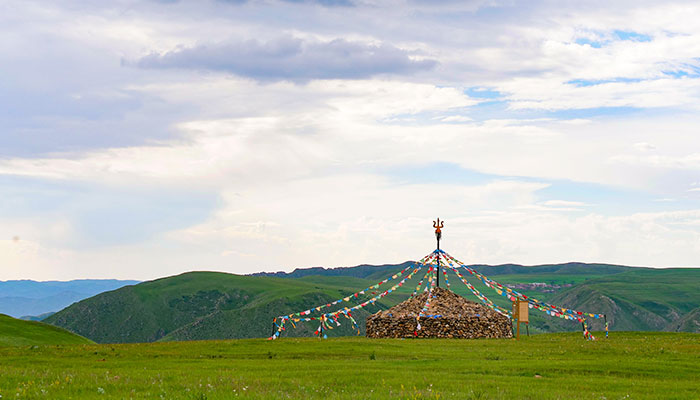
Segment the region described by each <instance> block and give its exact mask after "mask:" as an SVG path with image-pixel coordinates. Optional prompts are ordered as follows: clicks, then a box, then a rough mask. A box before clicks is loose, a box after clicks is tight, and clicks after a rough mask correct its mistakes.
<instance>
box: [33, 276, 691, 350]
mask: <svg viewBox="0 0 700 400" xmlns="http://www.w3.org/2000/svg"><path fill="white" fill-rule="evenodd" d="M402 267H404V265H403V264H400V265H384V266H379V267H375V268H376V270H374V271H373V270H371V268H370V267H368V266H360V267H357V268H358V270H357V271H355V270H353V268H344V269H342V271H341V272H343V273H346V274H347V275H338V271H334V270H325V269H314V270H315V271H316V272H319V273H320V274H321V275H309V274H306V273H304V272H299V273H297V274H290V275H287V277H280V276H285V275H282V274H275V276H269V275H268V276H260V275H258V276H240V275H233V274H226V273H217V272H190V273H186V274H182V275H178V276H173V277H168V278H162V279H158V280H155V281H150V282H144V283H141V284H138V285H134V286H127V287H123V288H120V289H117V290H114V291H111V292H106V293H102V294H100V295H97V296H94V297H92V298H89V299H86V300H83V301H81V302H79V303H76V304H73V305H71V306H70V307H68V308H66V309H64V310H62V311H60V312H58V313H56V314H54V315H52V316H50V317H49V318H47V319H46V320H45V322H47V323H51V324H54V325H57V326H61V327H64V328H66V329H69V330H71V331H73V332H76V333H78V334H80V335H83V336H85V337H88V338H90V339H92V340H94V341H96V342H98V343H116V342H125V343H128V342H153V341H171V340H198V339H227V338H254V337H265V336H268V335H269V334H270V333H271V331H272V320H273V318H274V317H276V316H279V315H284V314H289V313H292V312H297V311H301V310H305V309H308V308H310V307H314V306H317V305H319V304H325V303H328V302H331V301H333V300H336V299H338V298H341V297H344V296H347V295H349V294H352V293H354V292H356V291H358V290H361V289H364V288H366V287H368V286H370V285H373V284H374V283H376V282H377V281H379V280H381V279H383V278H384V277H386V276H389V275H391V274H392V273H394V272H397V271H398V270H399V269H401V268H402ZM476 268H477V269H478V270H480V271H481V272H483V273H484V274H486V275H488V276H492V277H494V279H496V280H498V281H500V282H501V283H504V284H511V285H520V286H516V289H517V290H518V291H520V292H522V293H524V294H526V295H528V296H532V297H536V298H538V299H541V300H545V301H549V302H551V303H553V304H559V305H562V306H565V307H571V308H576V309H579V310H583V311H588V312H600V313H605V314H607V315H608V320H609V322H610V327H611V330H669V331H691V332H693V331H697V329H698V328H697V327H698V320H699V319H700V311H698V308H700V291H698V290H697V288H698V287H700V269H666V270H659V269H648V268H631V267H622V266H614V265H606V264H581V263H568V264H560V265H546V266H534V267H524V266H519V265H502V266H478V267H476ZM329 271H330V272H329ZM294 276H296V277H294ZM419 279H420V278H419V277H416V278H414V279H413V280H411V281H407V283H406V284H405V285H404V287H403V288H401V289H399V290H398V291H396V292H395V294H392V296H388V297H386V298H384V299H383V300H382V302H380V303H378V304H377V305H376V306H370V307H367V310H366V311H365V310H361V311H358V312H357V313H356V314H355V315H354V316H355V319H356V320H357V321H358V323H359V325H360V329H361V332H362V333H363V334H364V322H365V318H366V316H367V315H369V313H373V312H376V311H377V310H378V309H379V308H387V307H390V306H392V305H394V304H396V303H398V302H400V301H403V300H404V299H405V298H407V297H408V295H409V294H410V292H411V291H412V290H413V288H415V285H416V283H417V281H418V280H419ZM470 281H471V282H472V283H474V284H475V285H476V286H477V288H478V289H479V290H482V291H483V293H484V294H486V295H487V296H489V297H490V298H492V300H494V302H496V303H497V304H499V305H501V306H504V307H509V306H510V302H509V301H508V300H507V299H505V298H504V297H501V296H497V295H496V294H495V293H494V292H493V291H491V289H488V288H486V287H484V286H483V285H481V284H480V283H479V282H478V281H477V280H476V279H470ZM450 282H451V284H452V285H451V289H452V290H453V291H455V292H456V293H458V294H460V295H462V296H464V297H466V298H467V299H469V300H472V301H477V300H476V298H474V297H473V296H472V294H471V293H470V292H469V291H468V290H467V288H466V287H465V286H464V285H463V284H462V283H461V282H459V280H458V279H456V277H455V276H454V275H451V277H450ZM533 282H537V283H538V285H532V283H533ZM443 285H444V282H443ZM523 285H524V286H523ZM528 285H529V286H528ZM521 286H522V287H521ZM365 298H367V297H365ZM358 300H359V301H362V300H363V299H362V298H360V299H358ZM344 305H345V304H344ZM311 316H314V315H311ZM595 322H597V321H595ZM317 326H318V324H317V323H316V322H315V321H313V322H307V323H302V324H300V325H299V327H297V328H296V329H293V328H291V327H289V326H288V329H287V330H286V331H285V332H284V333H283V335H284V336H310V335H311V334H312V332H313V331H314V330H315V329H316V328H317ZM602 327H603V326H602V323H597V324H593V329H597V330H600V329H602ZM580 329H581V327H580V324H577V323H572V322H570V321H562V320H559V319H557V318H550V317H548V316H546V315H544V314H543V313H541V312H537V311H533V312H532V313H531V324H530V330H531V332H533V333H538V332H552V331H554V332H558V331H576V330H580ZM351 334H354V333H353V331H352V330H351V326H350V323H349V322H348V323H345V324H343V323H342V319H341V326H340V327H338V328H337V329H334V330H333V331H332V332H331V333H329V335H332V336H340V335H351Z"/></svg>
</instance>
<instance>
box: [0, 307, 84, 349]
mask: <svg viewBox="0 0 700 400" xmlns="http://www.w3.org/2000/svg"><path fill="white" fill-rule="evenodd" d="M87 343H92V341H91V340H88V339H85V338H84V337H82V336H78V335H76V334H74V333H71V332H68V331H67V330H65V329H62V328H59V327H56V326H53V325H48V324H44V323H41V322H35V321H24V320H21V319H15V318H12V317H10V316H7V315H5V314H0V346H29V345H43V344H87Z"/></svg>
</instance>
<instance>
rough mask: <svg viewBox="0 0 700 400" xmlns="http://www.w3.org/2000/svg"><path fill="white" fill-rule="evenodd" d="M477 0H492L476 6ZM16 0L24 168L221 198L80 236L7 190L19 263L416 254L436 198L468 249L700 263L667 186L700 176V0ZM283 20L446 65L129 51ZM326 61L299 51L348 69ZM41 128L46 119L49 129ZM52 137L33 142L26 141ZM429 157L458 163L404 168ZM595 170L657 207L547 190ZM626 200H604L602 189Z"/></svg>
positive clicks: (128, 273) (10, 35) (264, 27)
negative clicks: (158, 225) (167, 217)
mask: <svg viewBox="0 0 700 400" xmlns="http://www.w3.org/2000/svg"><path fill="white" fill-rule="evenodd" d="M484 4H487V5H488V7H489V12H488V13H475V10H478V9H479V8H480V7H482V6H484ZM5 7H6V9H5V10H6V11H9V12H5V13H2V14H1V15H0V30H1V31H2V33H3V35H0V50H2V51H0V64H2V65H3V66H4V71H5V75H6V76H7V77H8V82H11V83H12V85H13V86H12V88H13V96H12V100H11V102H4V103H3V102H2V99H0V106H2V108H3V109H5V110H8V112H7V113H6V114H7V115H11V114H12V113H13V112H14V111H16V109H17V107H20V106H23V107H24V108H22V111H23V112H24V113H26V115H24V114H22V117H21V118H16V120H13V123H14V125H12V124H8V123H5V124H4V126H6V129H5V130H4V131H3V137H2V138H1V139H0V141H2V142H1V143H0V146H1V148H0V150H2V151H3V153H2V157H1V158H0V175H2V176H3V178H7V177H8V176H12V178H7V179H8V182H10V183H7V185H16V186H21V185H23V184H24V183H25V182H36V181H42V182H46V181H48V182H51V183H52V184H54V185H59V186H65V187H68V186H69V185H70V184H72V183H74V182H76V181H78V182H80V184H81V185H84V187H95V186H98V185H107V186H116V187H119V188H124V193H129V189H133V188H139V187H148V188H155V189H156V190H157V189H159V188H168V189H171V188H178V189H180V190H183V191H184V190H188V191H193V192H197V191H206V192H208V193H214V194H216V195H219V196H220V197H221V204H219V205H218V206H217V208H216V209H213V210H211V215H210V216H209V217H202V218H201V219H203V220H198V221H195V222H193V223H192V224H191V226H188V227H186V228H178V229H176V230H174V231H160V232H158V233H157V234H154V235H153V236H150V237H149V238H147V239H144V241H143V242H142V243H140V244H133V245H123V244H113V245H111V246H105V247H102V248H89V249H85V248H80V246H75V245H73V246H71V245H67V244H66V243H69V244H70V243H74V242H75V240H74V239H75V238H76V236H78V235H79V233H78V231H79V229H77V228H76V224H77V222H76V221H74V220H71V219H70V217H68V216H66V215H67V213H66V212H65V211H66V208H70V207H71V205H67V206H66V205H61V204H58V205H56V210H55V212H53V213H44V212H42V209H41V208H42V206H41V205H35V206H34V207H36V208H35V209H36V215H41V216H43V217H44V218H43V219H42V218H39V217H36V218H25V219H21V218H18V217H16V216H14V215H13V213H12V210H7V209H0V211H3V212H4V214H0V222H2V223H1V224H0V226H3V227H7V229H5V230H4V231H3V232H4V236H0V237H5V238H7V239H3V240H4V241H3V242H2V243H0V247H1V249H0V263H1V264H2V265H3V266H5V265H7V266H8V267H6V268H5V269H4V270H3V271H2V273H3V274H5V275H4V276H5V277H22V276H27V277H29V276H30V275H31V277H52V278H56V277H80V276H110V274H112V276H114V274H124V275H122V276H120V277H139V278H141V277H156V276H160V275H164V274H168V273H175V272H181V271H185V270H189V269H193V268H200V267H201V268H213V269H227V270H230V271H238V272H243V271H245V272H251V271H254V270H259V269H261V268H272V269H276V268H280V267H293V266H309V265H314V264H318V265H324V266H332V265H351V264H357V263H362V262H399V261H403V260H404V259H406V258H415V257H419V256H421V255H422V254H423V253H425V252H427V251H428V250H430V246H427V245H426V243H432V242H431V240H432V238H431V237H430V236H431V235H430V232H428V233H426V229H427V230H428V231H429V227H426V221H428V222H429V221H431V220H432V219H434V218H435V217H437V216H438V215H434V214H438V213H439V214H440V215H439V216H440V217H443V218H445V219H447V220H448V227H449V229H448V230H447V231H446V236H445V240H446V242H445V243H446V245H447V244H449V246H450V247H451V248H452V249H454V251H453V253H454V254H455V255H457V256H460V255H463V258H465V261H471V260H473V261H475V262H492V263H497V262H519V263H536V262H555V261H571V260H572V259H579V260H584V261H597V262H620V263H626V264H640V265H653V264H658V265H669V264H674V265H684V264H685V265H690V264H692V263H694V262H695V261H694V260H697V257H698V255H699V254H698V247H697V246H698V245H697V243H698V240H697V239H698V237H697V229H696V226H697V223H696V220H697V215H696V213H697V212H696V211H694V210H689V211H672V212H671V211H669V212H662V211H663V210H665V207H669V208H670V207H681V206H682V205H681V203H682V202H681V201H680V200H679V201H677V202H668V201H660V200H665V199H675V198H678V199H682V198H686V199H687V198H689V197H690V195H689V194H688V188H689V187H690V188H691V189H690V192H696V191H697V190H696V189H694V186H693V184H694V183H697V181H698V172H699V171H700V156H699V155H698V153H697V150H696V149H698V148H700V139H699V138H698V135H697V132H698V129H697V128H698V126H699V125H700V120H698V118H697V116H696V114H697V107H698V106H697V104H700V102H699V101H698V100H700V99H698V97H699V95H698V93H700V86H699V85H700V79H698V67H700V63H698V60H697V54H699V52H700V25H698V24H697V22H696V21H697V20H699V19H700V7H698V5H697V4H695V3H692V2H672V3H664V4H660V3H655V2H644V1H641V2H619V3H610V4H606V5H605V7H600V5H597V4H584V3H580V4H579V3H577V4H574V5H567V4H556V5H553V4H546V3H539V4H533V5H531V6H529V7H523V6H522V5H519V4H516V3H508V2H505V3H503V2H495V3H494V2H470V3H469V4H464V3H463V2H447V3H441V4H427V3H426V4H422V3H419V2H418V3H417V2H409V1H391V2H361V3H359V4H358V6H357V7H348V8H343V9H342V10H339V9H336V8H324V7H319V6H318V5H312V4H291V3H285V2H282V3H280V2H249V3H247V4H245V5H243V6H239V5H235V4H225V3H224V2H204V3H202V2H199V3H197V2H176V3H169V4H165V3H159V2H142V3H133V4H132V3H130V2H129V3H126V2H125V3H122V2H116V3H110V5H109V6H105V5H104V4H88V3H83V2H80V1H71V2H68V3H43V4H42V3H31V2H10V3H8V5H6V6H5ZM454 15H460V18H459V19H455V18H454ZM358 27H361V29H359V28H358ZM619 32H628V33H629V34H632V33H635V34H638V35H637V36H636V37H637V38H638V39H634V40H622V39H621V38H620V37H619V36H620V33H619ZM639 35H641V36H639ZM280 37H290V38H292V37H293V38H298V39H299V40H302V41H303V42H304V43H326V44H327V43H328V42H330V41H331V40H333V39H339V40H341V41H342V42H341V43H345V44H347V43H362V46H360V47H361V48H360V50H361V51H360V53H362V54H365V53H366V54H369V56H368V57H369V58H370V59H372V60H375V59H381V58H382V54H374V53H372V52H373V51H377V52H381V50H382V46H381V45H380V44H385V46H386V47H385V48H384V49H385V50H386V49H389V50H391V51H395V52H398V53H396V54H399V55H400V56H401V57H405V59H404V58H401V57H400V58H401V59H402V60H404V61H406V60H409V61H408V64H410V60H417V59H430V60H433V59H434V60H437V61H438V62H439V64H437V65H436V66H435V68H434V69H419V70H415V71H412V72H415V73H414V74H410V76H409V75H406V76H400V77H399V76H398V75H394V76H393V77H392V78H391V79H376V78H374V79H364V80H362V79H358V80H337V79H326V78H329V77H334V76H344V75H337V74H336V75H333V74H330V75H329V74H325V75H324V74H323V73H320V74H316V75H305V76H306V78H308V79H310V81H308V82H305V83H304V84H301V83H297V84H293V83H289V82H275V83H267V84H258V83H256V82H253V81H251V80H246V79H241V78H232V77H230V76H228V75H227V74H226V73H217V72H211V71H209V72H206V73H204V72H193V71H174V70H167V71H160V70H159V71H152V70H151V71H145V70H141V69H138V68H134V67H131V66H129V65H128V63H125V64H123V65H122V63H121V61H122V60H135V59H138V58H140V57H143V56H144V55H145V54H150V53H159V54H161V53H164V52H168V51H175V53H178V52H182V50H177V49H178V48H179V49H188V48H189V49H202V48H203V46H207V45H210V46H211V45H216V43H231V42H235V43H239V42H245V41H246V40H250V39H256V40H258V41H259V42H260V43H269V42H270V41H273V42H274V40H276V38H277V39H278V38H280ZM647 37H648V39H649V40H646V38H647ZM639 38H641V40H640V39H639ZM581 39H587V40H588V41H589V42H590V43H592V44H593V45H591V44H590V43H589V44H585V43H584V41H582V40H581ZM577 41H578V42H577ZM596 42H598V43H596ZM598 45H599V47H596V46H598ZM224 47H225V46H224ZM341 47H342V46H341ZM27 49H31V51H27ZM173 49H175V50H173ZM392 49H393V50H392ZM219 50H221V48H219ZM356 50H357V49H356ZM370 53H371V54H370ZM226 56H227V55H226ZM341 58H342V57H341ZM229 61H230V60H229ZM236 61H237V60H236ZM274 61H275V60H271V62H274ZM333 61H334V60H331V59H328V58H324V59H322V60H320V61H319V62H318V63H317V64H318V65H309V64H304V65H306V66H309V67H316V66H318V67H319V68H322V67H324V66H325V67H324V68H328V69H330V70H332V71H338V70H342V71H346V72H347V70H346V69H344V68H347V65H334V64H333ZM280 66H283V65H281V64H280V65H276V67H280ZM253 67H256V66H255V65H253ZM334 68H335V69H334ZM322 69H323V68H322ZM254 72H255V73H257V71H254ZM296 72H297V73H300V74H301V75H304V73H305V71H298V70H297V71H296ZM317 72H318V71H317ZM321 72H323V71H321ZM249 75H253V76H255V74H249ZM363 76H365V77H366V76H373V74H371V73H369V74H365V75H363ZM313 78H322V79H315V80H314V79H313ZM485 88H488V90H486V89H485ZM465 93H471V94H472V95H473V96H474V97H470V96H469V95H466V94H465ZM480 96H481V97H480ZM118 101H124V102H125V103H126V105H124V104H122V103H118ZM115 108H119V111H118V112H116V111H114V109H115ZM600 108H606V109H607V111H606V110H599V109H600ZM618 108H624V109H635V110H640V111H639V112H636V113H629V114H628V113H624V112H618V111H615V109H618ZM108 111H110V112H108ZM25 117H26V118H25ZM3 118H9V117H7V116H6V115H5V114H3V115H0V122H7V121H6V120H5V119H3ZM158 129H162V130H163V132H159V133H158V134H154V132H153V131H155V130H158ZM38 131H41V132H44V134H43V135H44V136H32V135H35V133H36V132H38ZM80 135H83V136H80ZM126 137H129V138H130V140H125V138H126ZM88 142H89V144H86V143H88ZM35 143H40V144H41V145H42V148H41V150H40V151H39V152H40V154H35V153H32V154H31V155H27V154H25V152H23V151H19V150H23V149H25V148H26V147H29V146H33V145H35ZM66 143H67V144H66ZM59 144H60V145H59ZM8 149H9V150H8ZM17 149H19V150H17ZM436 164H438V165H442V166H443V167H444V168H445V169H447V168H451V170H450V172H455V174H454V176H451V175H450V174H446V176H449V178H445V177H442V176H427V177H426V176H421V174H420V173H414V172H410V173H406V172H405V171H414V170H421V169H422V168H423V167H430V166H432V165H436ZM386 170H392V171H399V173H398V174H397V175H400V176H401V177H400V178H396V177H392V176H391V175H388V174H384V173H383V172H382V171H386ZM401 172H403V174H401ZM430 173H431V174H432V173H433V172H430ZM407 174H415V176H408V177H407V176H406V175H407ZM460 174H462V175H484V176H483V177H479V179H482V181H480V183H478V184H474V183H469V184H464V183H463V181H462V179H464V181H466V182H471V181H470V180H469V178H471V176H469V177H467V178H463V177H462V175H460ZM508 177H517V178H508ZM439 178H440V179H439ZM445 179H449V181H445ZM13 180H15V182H19V183H13ZM484 181H485V182H484ZM425 182H429V183H425ZM430 182H432V183H430ZM562 182H563V184H562ZM0 183H2V182H0ZM581 183H595V184H598V185H601V186H602V187H604V189H601V190H607V191H620V192H625V193H629V192H631V193H630V194H628V195H627V196H629V197H627V198H625V199H624V200H628V201H629V202H630V203H633V201H632V200H634V201H642V200H638V197H639V195H642V197H644V196H645V195H646V196H648V197H649V198H650V199H651V200H649V203H653V204H652V205H651V206H649V207H651V208H652V209H654V210H659V212H656V213H647V214H639V213H633V211H620V212H618V214H620V215H601V211H600V210H599V209H597V207H598V204H597V203H598V201H597V200H593V201H590V200H589V199H586V198H585V197H581V198H582V199H583V200H581V201H571V200H561V199H563V198H572V197H571V196H567V195H566V194H561V193H559V192H555V194H552V193H551V191H550V192H547V190H545V189H546V188H549V189H553V188H554V187H555V186H557V185H560V184H561V186H564V187H566V186H567V185H579V184H581ZM582 187H585V188H586V189H585V190H591V191H594V190H596V189H590V187H591V186H584V185H582ZM557 188H558V186H557ZM585 190H584V191H585ZM627 191H629V192H627ZM168 193H172V191H169V192H168ZM583 194H584V195H585V194H586V193H583ZM163 196H164V197H166V195H163ZM547 196H549V197H547ZM621 196H622V195H621ZM622 197H624V196H622ZM575 198H579V197H575ZM653 199H657V200H659V201H653ZM164 200H167V199H164ZM624 200H620V199H617V198H616V199H615V200H609V201H608V200H601V202H602V203H604V204H602V205H601V207H606V206H616V205H617V204H613V203H616V202H618V201H624ZM106 202H107V203H108V202H109V201H106ZM28 203H31V202H28ZM594 203H595V204H594ZM671 203H673V204H671ZM115 204H116V203H115ZM110 206H114V207H116V205H109V204H107V205H105V209H107V210H108V209H109V207H110ZM28 207H29V206H28ZM62 207H63V208H62ZM72 207H76V206H75V204H73V205H72ZM625 213H626V214H628V215H625ZM14 236H19V237H20V238H21V240H20V241H19V242H17V241H13V240H12V239H11V238H12V237H14ZM426 236H427V237H428V238H426ZM76 247H77V248H76ZM416 249H419V250H420V249H424V250H420V251H418V250H416ZM253 255H264V258H256V257H252V256H253ZM95 265H100V266H101V267H100V269H99V270H95V269H93V266H95ZM123 265H129V267H126V268H123V269H120V267H121V266H123ZM115 271H117V272H115ZM132 274H143V275H142V276H134V275H132Z"/></svg>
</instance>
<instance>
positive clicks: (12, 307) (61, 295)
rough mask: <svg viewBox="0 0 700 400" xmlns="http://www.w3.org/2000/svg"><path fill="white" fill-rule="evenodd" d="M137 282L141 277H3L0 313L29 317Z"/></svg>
mask: <svg viewBox="0 0 700 400" xmlns="http://www.w3.org/2000/svg"><path fill="white" fill-rule="evenodd" d="M137 283H139V281H135V280H117V279H78V280H72V281H33V280H10V281H0V313H2V314H7V315H10V316H12V317H15V318H19V317H24V318H25V319H30V318H31V317H33V316H39V315H42V314H47V313H51V312H56V311H59V310H61V309H63V308H65V307H67V306H69V305H71V304H73V303H74V302H76V301H80V300H83V299H86V298H88V297H91V296H94V295H96V294H98V293H102V292H105V291H108V290H114V289H118V288H120V287H123V286H126V285H135V284H137Z"/></svg>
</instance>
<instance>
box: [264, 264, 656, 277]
mask: <svg viewBox="0 0 700 400" xmlns="http://www.w3.org/2000/svg"><path fill="white" fill-rule="evenodd" d="M414 262H415V261H405V262H403V263H401V264H383V265H370V264H362V265H358V266H355V267H336V268H324V267H310V268H296V269H295V270H294V271H292V272H284V271H278V272H256V273H253V274H250V276H273V277H277V278H303V277H305V276H311V275H320V276H352V277H356V278H370V277H375V276H377V275H379V274H382V273H385V274H388V273H393V272H394V271H397V270H401V269H403V268H406V267H407V266H409V265H411V264H412V263H414ZM469 266H470V267H471V268H474V269H475V270H476V271H479V272H481V273H485V272H488V273H489V274H491V275H508V274H523V273H531V272H533V271H535V269H536V271H537V273H557V274H574V275H576V274H578V275H587V274H590V273H591V270H592V269H594V270H595V273H596V274H616V273H622V272H626V271H630V270H632V269H650V268H645V267H628V266H624V265H615V264H601V263H581V262H568V263H562V264H540V265H532V266H527V265H520V264H498V265H488V264H474V265H469Z"/></svg>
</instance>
